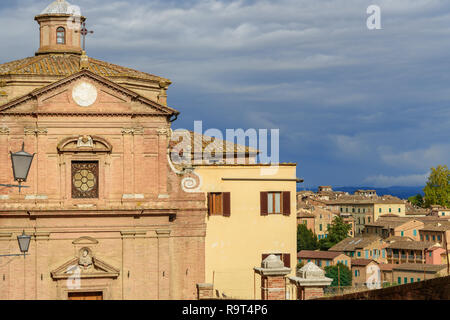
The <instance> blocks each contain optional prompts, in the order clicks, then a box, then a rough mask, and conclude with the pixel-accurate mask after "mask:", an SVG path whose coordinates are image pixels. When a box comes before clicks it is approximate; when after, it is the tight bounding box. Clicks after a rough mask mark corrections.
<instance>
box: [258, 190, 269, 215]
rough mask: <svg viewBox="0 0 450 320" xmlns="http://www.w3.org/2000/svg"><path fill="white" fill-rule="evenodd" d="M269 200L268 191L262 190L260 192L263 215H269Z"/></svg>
mask: <svg viewBox="0 0 450 320" xmlns="http://www.w3.org/2000/svg"><path fill="white" fill-rule="evenodd" d="M267 201H268V192H261V193H260V208H261V215H262V216H267V215H268V213H269V212H268V208H267V205H268V203H267Z"/></svg>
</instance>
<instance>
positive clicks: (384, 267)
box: [378, 263, 395, 271]
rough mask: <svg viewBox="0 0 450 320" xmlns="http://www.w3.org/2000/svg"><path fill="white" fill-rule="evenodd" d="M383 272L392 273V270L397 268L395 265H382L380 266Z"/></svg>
mask: <svg viewBox="0 0 450 320" xmlns="http://www.w3.org/2000/svg"><path fill="white" fill-rule="evenodd" d="M378 266H379V267H380V270H381V271H392V268H393V267H394V266H395V264H393V263H380V264H378Z"/></svg>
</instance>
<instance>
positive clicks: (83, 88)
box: [72, 82, 97, 107]
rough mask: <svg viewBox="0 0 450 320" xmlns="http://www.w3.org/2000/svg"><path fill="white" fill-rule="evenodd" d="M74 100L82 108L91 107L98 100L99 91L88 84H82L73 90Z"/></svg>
mask: <svg viewBox="0 0 450 320" xmlns="http://www.w3.org/2000/svg"><path fill="white" fill-rule="evenodd" d="M72 97H73V100H74V101H75V102H76V104H78V105H79V106H81V107H89V106H91V105H93V104H94V102H95V100H97V89H96V88H95V87H94V86H93V85H92V84H90V83H88V82H81V83H79V84H77V85H76V86H75V88H73V90H72Z"/></svg>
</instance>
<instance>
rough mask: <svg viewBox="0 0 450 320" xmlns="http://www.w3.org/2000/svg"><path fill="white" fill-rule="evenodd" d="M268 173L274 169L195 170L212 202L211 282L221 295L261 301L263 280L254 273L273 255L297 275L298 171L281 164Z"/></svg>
mask: <svg viewBox="0 0 450 320" xmlns="http://www.w3.org/2000/svg"><path fill="white" fill-rule="evenodd" d="M261 170H263V171H261ZM264 170H272V169H270V167H268V166H264V165H198V166H195V172H196V174H198V175H199V176H200V179H201V187H200V188H201V189H202V191H203V192H206V193H207V197H208V215H207V216H206V218H205V219H206V225H207V227H206V240H205V260H206V261H205V282H207V283H213V284H214V290H217V292H215V295H216V294H217V293H218V294H219V295H220V296H221V297H223V296H224V295H225V296H227V297H232V298H241V299H253V298H256V299H260V297H261V288H260V286H261V285H260V278H259V276H258V275H256V276H255V274H254V271H253V268H254V267H259V266H260V265H261V262H262V260H263V258H265V257H266V256H267V255H269V254H277V255H280V258H281V260H282V261H284V263H285V266H287V267H290V268H291V269H292V270H291V275H295V269H296V264H297V261H296V260H297V259H296V257H297V221H296V184H297V182H298V179H297V178H296V165H295V164H281V165H280V166H279V167H278V170H277V172H276V173H273V174H271V175H265V174H264ZM262 173H263V174H262ZM266 173H267V172H266Z"/></svg>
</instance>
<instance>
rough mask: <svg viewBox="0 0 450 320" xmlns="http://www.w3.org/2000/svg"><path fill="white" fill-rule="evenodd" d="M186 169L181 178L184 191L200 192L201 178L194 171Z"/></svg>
mask: <svg viewBox="0 0 450 320" xmlns="http://www.w3.org/2000/svg"><path fill="white" fill-rule="evenodd" d="M189 171H190V170H186V169H185V172H186V173H184V178H183V180H181V188H182V189H183V191H184V192H200V191H201V190H200V186H201V178H200V176H199V175H198V174H197V173H195V172H194V171H191V172H189Z"/></svg>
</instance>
